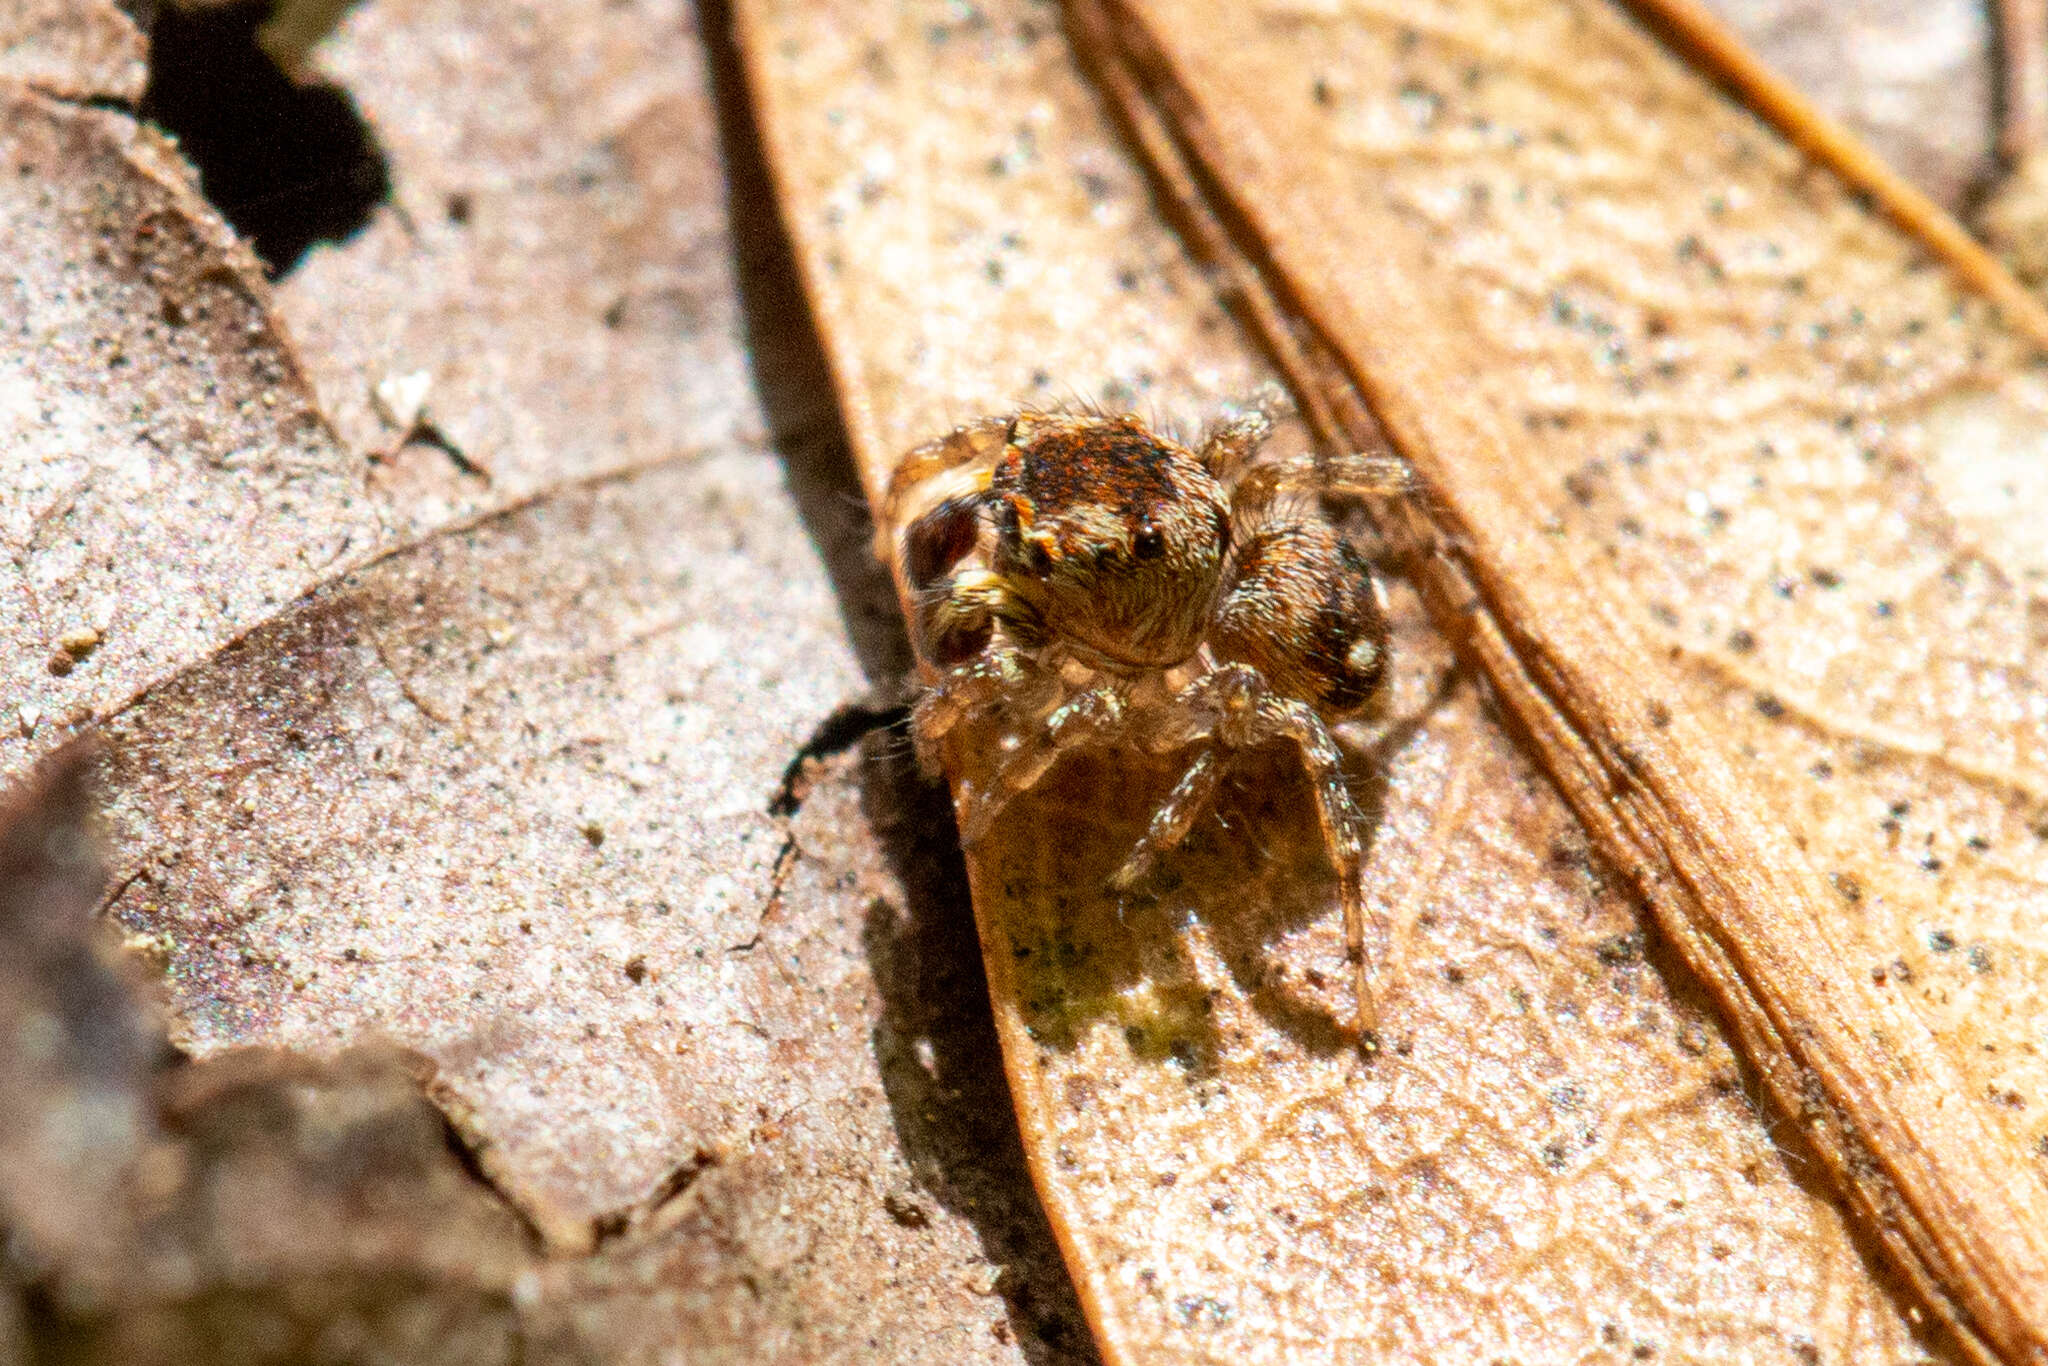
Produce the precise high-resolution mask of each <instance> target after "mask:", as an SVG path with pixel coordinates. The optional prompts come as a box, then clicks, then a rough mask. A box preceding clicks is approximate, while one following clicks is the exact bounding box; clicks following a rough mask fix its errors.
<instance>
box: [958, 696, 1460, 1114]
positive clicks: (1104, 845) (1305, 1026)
mask: <svg viewBox="0 0 2048 1366" xmlns="http://www.w3.org/2000/svg"><path fill="white" fill-rule="evenodd" d="M1460 678H1461V675H1460V674H1458V673H1457V672H1456V671H1455V670H1453V671H1450V672H1447V673H1446V674H1445V675H1444V676H1443V679H1442V681H1441V682H1440V683H1439V684H1438V686H1437V687H1436V688H1435V690H1434V691H1433V693H1432V695H1431V696H1430V697H1429V698H1428V699H1427V700H1426V701H1425V702H1424V703H1423V704H1422V705H1421V706H1419V707H1417V708H1416V709H1415V711H1414V712H1413V714H1411V715H1402V716H1398V717H1396V718H1394V719H1393V720H1392V722H1391V723H1390V724H1388V725H1387V726H1386V727H1385V728H1384V730H1383V731H1382V732H1381V733H1380V734H1379V735H1378V736H1377V737H1376V738H1375V739H1374V741H1373V742H1372V743H1371V744H1370V745H1368V746H1367V747H1365V748H1364V749H1362V750H1351V749H1348V748H1347V751H1346V758H1347V763H1346V777H1347V778H1348V780H1349V781H1350V784H1351V790H1352V795H1353V797H1354V799H1355V800H1357V802H1358V804H1359V806H1360V808H1361V809H1362V810H1363V812H1364V813H1365V816H1366V857H1367V875H1368V877H1369V876H1370V869H1371V865H1370V860H1371V851H1372V845H1373V843H1374V842H1375V840H1376V837H1377V833H1378V831H1379V828H1380V826H1381V824H1382V822H1383V820H1384V816H1385V808H1386V802H1387V792H1388V787H1387V785H1388V776H1387V775H1388V767H1389V763H1390V761H1391V760H1392V759H1393V757H1394V756H1395V755H1396V754H1398V753H1399V752H1400V751H1401V750H1402V749H1403V748H1404V747H1405V746H1407V745H1408V744H1409V743H1411V742H1412V741H1413V740H1414V739H1415V737H1416V736H1417V735H1418V734H1419V733H1420V732H1421V731H1422V729H1423V728H1424V727H1425V726H1427V725H1428V723H1429V721H1430V718H1431V717H1432V716H1433V715H1434V714H1435V712H1436V711H1437V710H1438V708H1439V707H1441V706H1442V704H1443V703H1444V701H1445V700H1446V699H1447V698H1448V697H1449V696H1450V694H1451V692H1452V691H1453V690H1454V688H1455V687H1456V685H1457V683H1458V681H1459V679H1460ZM1176 776H1177V770H1176V768H1175V766H1174V763H1173V761H1172V760H1171V759H1170V758H1169V759H1168V760H1166V761H1163V762H1158V763H1152V762H1148V761H1145V760H1142V759H1138V758H1136V757H1135V756H1132V755H1129V754H1125V753H1121V752H1116V753H1111V752H1090V753H1080V754H1075V755H1072V756H1069V757H1067V758H1065V759H1063V760H1062V761H1061V762H1060V763H1059V764H1058V765H1056V766H1055V767H1054V768H1053V770H1052V771H1051V772H1050V773H1048V774H1047V775H1046V778H1045V779H1044V780H1043V781H1042V782H1041V783H1040V785H1039V786H1038V787H1037V788H1035V789H1034V790H1033V791H1032V792H1030V793H1028V794H1026V795H1024V796H1022V797H1019V798H1017V799H1015V800H1014V801H1013V802H1012V804H1011V808H1010V809H1008V810H1006V811H1005V812H1004V813H1003V815H1002V816H1000V817H998V819H997V823H996V829H995V832H994V833H993V835H992V838H991V840H990V852H991V856H992V858H993V860H994V863H995V869H994V873H993V876H992V877H991V878H990V879H989V881H990V884H991V885H993V886H1000V887H1001V888H1002V892H1003V895H1001V896H999V897H992V898H991V901H992V902H993V903H995V904H994V905H993V906H992V907H984V910H985V911H989V910H994V911H995V912H996V913H998V914H1000V915H1002V916H1003V917H1004V931H1005V936H1006V938H1007V939H1008V940H1009V942H1010V945H1011V949H1010V951H1011V953H1012V954H1013V955H1014V958H1015V963H1014V971H1015V976H1016V983H1017V994H1018V999H1019V1004H1020V1006H1021V1008H1022V1010H1023V1013H1024V1016H1025V1019H1026V1022H1027V1024H1028V1025H1029V1026H1030V1028H1031V1030H1032V1032H1033V1035H1034V1036H1035V1037H1036V1038H1037V1039H1038V1040H1039V1041H1040V1042H1041V1043H1044V1044H1046V1045H1047V1046H1048V1047H1053V1048H1059V1049H1067V1048H1071V1047H1073V1046H1075V1044H1076V1043H1077V1042H1078V1040H1079V1038H1080V1036H1081V1034H1082V1032H1083V1030H1084V1029H1085V1028H1086V1027H1087V1026H1090V1025H1093V1024H1096V1023H1098V1022H1100V1021H1102V1020H1105V1019H1108V1020H1113V1021H1116V1022H1118V1023H1120V1024H1121V1025H1122V1027H1123V1030H1124V1033H1125V1037H1126V1040H1127V1042H1128V1044H1129V1046H1130V1048H1131V1050H1132V1051H1133V1052H1134V1053H1136V1054H1138V1055H1139V1056H1141V1057H1150V1058H1155V1059H1157V1060H1159V1061H1162V1062H1165V1061H1169V1060H1170V1061H1173V1062H1176V1063H1178V1064H1179V1065H1180V1066H1181V1068H1182V1069H1183V1071H1184V1073H1186V1074H1187V1075H1188V1076H1189V1077H1190V1078H1196V1077H1200V1076H1202V1075H1206V1074H1207V1073H1209V1072H1211V1071H1213V1070H1214V1067H1215V1064H1216V1061H1217V1057H1218V1053H1219V1050H1220V1047H1221V1044H1222V1040H1221V1038H1220V1036H1219V1032H1218V1027H1217V1025H1216V1023H1215V1020H1214V1018H1213V1008H1214V1004H1215V1002H1214V999H1213V993H1211V992H1210V991H1208V990H1206V989H1204V988H1203V987H1202V986H1201V984H1200V977H1199V974H1198V972H1197V971H1196V968H1195V965H1194V963H1193V961H1192V960H1191V959H1190V957H1189V956H1188V952H1187V947H1186V935H1185V930H1186V929H1187V927H1188V926H1190V925H1191V924H1195V923H1199V924H1200V925H1202V926H1203V927H1205V928H1206V929H1207V930H1208V932H1209V938H1210V941H1211V943H1212V945H1213V946H1214V948H1215V951H1216V952H1217V954H1218V955H1219V956H1220V957H1221V959H1222V960H1223V963H1224V965H1225V967H1226V969H1227V970H1228V971H1229V973H1230V975H1231V978H1232V980H1233V981H1234V983H1235V984H1236V986H1237V988H1238V990H1239V991H1240V992H1241V993H1242V994H1243V996H1244V998H1245V999H1246V1001H1247V1002H1248V1003H1249V1004H1250V1006H1251V1008H1252V1009H1253V1010H1255V1011H1256V1012H1257V1013H1258V1014H1259V1015H1260V1017H1261V1018H1262V1019H1264V1020H1265V1021H1266V1022H1267V1023H1268V1024H1270V1025H1271V1026H1272V1027H1273V1028H1274V1029H1275V1030H1277V1031H1279V1032H1281V1033H1283V1034H1285V1035H1286V1036H1287V1037H1288V1038H1290V1039H1291V1040H1293V1041H1294V1042H1295V1043H1296V1044H1297V1045H1298V1046H1299V1047H1301V1048H1302V1049H1303V1050H1304V1051H1306V1052H1309V1053H1311V1054H1315V1055H1328V1054H1332V1053H1335V1052H1338V1051H1340V1050H1344V1049H1349V1048H1352V1047H1355V1045H1356V1043H1357V1039H1356V1034H1355V1031H1354V1030H1353V1028H1352V1025H1351V1020H1352V999H1351V990H1350V985H1349V984H1350V980H1351V979H1350V971H1349V968H1348V967H1347V966H1346V965H1345V963H1344V962H1343V959H1342V955H1341V950H1340V951H1339V952H1338V953H1336V954H1333V955H1332V956H1331V961H1330V962H1329V963H1327V964H1305V965H1303V969H1304V970H1303V971H1301V972H1300V973H1299V974H1290V973H1289V972H1288V970H1287V968H1286V967H1285V966H1284V965H1283V964H1281V963H1280V962H1278V961H1276V959H1275V957H1274V955H1273V952H1272V946H1273V945H1274V944H1275V943H1276V942H1277V941H1279V940H1281V939H1282V938H1284V937H1285V936H1287V935H1289V934H1291V933H1293V932H1295V931H1297V930H1300V929H1302V928H1304V927H1305V926H1308V925H1310V924H1312V923H1315V922H1318V921H1321V920H1323V919H1324V918H1325V917H1327V916H1328V915H1329V912H1330V908H1331V906H1332V904H1333V903H1334V902H1335V900H1336V898H1337V888H1336V873H1335V870H1334V868H1333V867H1332V866H1331V864H1330V861H1329V855H1328V850H1327V848H1326V846H1325V845H1324V842H1323V837H1322V831H1321V827H1320V826H1319V824H1318V823H1317V821H1316V818H1315V815H1314V799H1313V796H1312V794H1311V792H1310V788H1309V781H1308V778H1307V775H1306V773H1305V772H1304V770H1303V766H1302V761H1301V755H1300V752H1299V751H1298V750H1297V749H1295V748H1294V747H1292V746H1291V745H1287V744H1285V743H1274V744H1271V745H1265V746H1260V747H1258V748H1256V749H1252V750H1249V751H1246V752H1245V753H1243V754H1241V755H1238V756H1236V757H1235V759H1234V761H1233V765H1232V771H1231V775H1230V777H1229V779H1227V780H1226V782H1225V783H1224V785H1223V788H1222V790H1221V791H1220V792H1219V793H1218V795H1217V802H1216V805H1215V807H1214V808H1213V810H1212V811H1211V812H1209V813H1205V815H1204V816H1203V817H1202V818H1201V820H1199V821H1198V823H1197V825H1196V828H1195V830H1194V832H1193V833H1191V834H1190V836H1189V837H1188V839H1187V840H1186V841H1185V842H1184V843H1183V844H1182V845H1181V846H1180V847H1179V848H1177V849H1174V850H1172V851H1170V852H1169V853H1167V854H1166V855H1165V856H1163V857H1162V858H1161V860H1160V862H1159V866H1158V867H1157V869H1156V870H1155V871H1154V873H1153V875H1152V876H1151V878H1150V879H1149V880H1148V881H1147V882H1146V883H1145V884H1143V885H1141V886H1140V888H1138V889H1136V890H1135V891H1134V892H1133V893H1132V894H1131V895H1129V896H1127V897H1125V898H1123V899H1121V900H1120V901H1119V900H1116V899H1115V898H1114V896H1113V894H1111V895H1109V896H1105V895H1104V893H1103V888H1105V887H1106V885H1107V883H1108V880H1109V877H1110V875H1111V873H1113V872H1114V871H1115V869H1116V868H1117V867H1118V866H1119V865H1120V864H1121V863H1122V861H1123V859H1124V857H1125V856H1126V855H1128V854H1129V853H1130V850H1131V848H1132V847H1133V846H1134V845H1135V843H1136V842H1137V840H1138V838H1139V837H1140V835H1141V834H1142V833H1143V831H1144V828H1145V823H1146V820H1147V818H1148V816H1149V813H1150V812H1151V810H1152V809H1153V808H1154V806H1156V804H1157V802H1158V801H1159V799H1160V798H1161V797H1163V796H1164V794H1165V792H1166V790H1167V788H1168V787H1169V786H1170V785H1171V784H1172V782H1173V780H1174V778H1175V777H1176ZM1105 907H1108V908H1109V913H1108V914H1105V913H1104V912H1105ZM1368 948H1369V951H1371V948H1372V946H1371V945H1370V943H1369V945H1368Z"/></svg>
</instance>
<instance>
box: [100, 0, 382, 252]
mask: <svg viewBox="0 0 2048 1366" xmlns="http://www.w3.org/2000/svg"><path fill="white" fill-rule="evenodd" d="M269 16H270V6H269V5H268V4H265V3H260V2H259V3H253V4H250V3H244V4H234V5H227V6H222V7H219V8H210V9H202V10H198V11H191V12H188V11H186V10H183V9H180V8H178V7H177V6H175V5H164V6H161V7H159V8H158V9H157V11H156V14H155V16H154V18H155V25H154V31H153V32H152V34H151V57H150V70H149V83H148V85H147V87H146V88H145V89H144V90H143V92H142V107H141V109H140V111H139V112H140V113H141V114H142V116H143V117H144V118H147V119H149V120H151V121H153V122H154V123H156V124H157V125H158V126H160V127H161V128H163V129H164V130H165V131H166V132H169V133H172V134H174V135H175V136H176V137H177V139H178V144H179V147H180V148H181V149H182V150H183V151H184V153H185V156H186V157H187V158H188V159H190V160H191V162H192V164H193V165H194V166H196V167H197V168H198V170H199V183H200V188H202V189H203V190H204V191H205V192H206V197H207V198H208V199H210V200H211V201H213V204H214V207H215V208H217V209H219V210H220V211H221V213H222V214H223V215H224V216H225V217H226V218H227V220H228V222H230V223H232V224H233V225H234V227H235V231H237V232H239V233H240V234H241V235H242V236H243V238H244V239H246V240H247V241H248V243H249V245H250V246H251V247H253V248H254V249H255V251H256V254H257V256H259V257H260V258H262V261H263V264H264V268H265V269H266V270H267V271H268V272H269V274H270V275H271V277H272V278H276V277H277V276H280V275H283V274H285V273H286V272H287V271H289V270H291V268H292V267H293V266H295V265H297V264H298V262H299V258H300V257H302V256H304V255H305V254H306V250H307V248H309V247H311V246H312V245H313V244H314V243H315V242H334V241H340V240H342V239H344V238H346V237H348V236H349V235H350V234H352V233H354V232H356V231H357V230H358V229H360V228H361V227H362V226H363V225H364V224H366V223H368V222H369V221H370V214H371V212H372V211H373V210H374V209H375V208H376V206H377V205H378V204H380V203H382V202H384V201H385V200H386V199H388V198H389V197H390V194H391V175H390V171H389V169H388V168H387V167H386V165H385V162H384V154H383V151H382V149H381V148H379V147H378V145H377V139H376V136H375V134H374V133H372V132H371V130H370V126H369V124H367V123H366V122H364V120H363V116H362V115H361V113H359V112H358V111H357V109H356V107H355V102H354V101H353V100H351V99H350V98H349V97H348V95H347V94H345V93H344V92H342V91H341V90H339V89H336V88H335V87H334V86H331V85H320V84H314V83H303V84H302V83H300V82H298V81H295V80H293V79H292V78H291V77H290V76H289V75H287V74H286V73H285V72H284V71H282V70H281V69H279V67H278V65H277V63H276V62H275V61H274V60H272V58H271V57H270V55H269V54H268V53H266V52H265V51H264V50H263V49H262V47H260V46H259V45H258V43H257V30H258V29H259V28H260V27H261V26H262V24H263V23H264V21H265V20H266V19H268V18H269Z"/></svg>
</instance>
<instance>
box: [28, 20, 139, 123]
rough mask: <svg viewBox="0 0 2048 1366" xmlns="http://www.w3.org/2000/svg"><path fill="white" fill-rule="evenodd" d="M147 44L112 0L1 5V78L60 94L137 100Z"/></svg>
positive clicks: (58, 95)
mask: <svg viewBox="0 0 2048 1366" xmlns="http://www.w3.org/2000/svg"><path fill="white" fill-rule="evenodd" d="M146 47H147V44H146V43H145V42H144V41H143V37H142V33H141V30H139V29H137V28H136V26H135V21H134V20H132V19H130V18H129V17H128V16H127V14H125V13H123V12H122V10H121V8H120V7H119V6H118V5H116V4H114V3H112V0H11V3H9V4H8V5H6V6H4V7H0V81H5V82H9V83H12V84H16V85H23V86H28V87H30V88H32V89H35V90H39V91H41V92H42V93H44V94H46V95H54V96H57V97H58V98H60V99H71V100H85V99H114V100H134V99H137V98H138V97H140V96H141V94H142V83H143V79H144V77H145V75H146V74H147V73H146V71H145V69H144V63H145V60H146V51H145V49H146Z"/></svg>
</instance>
